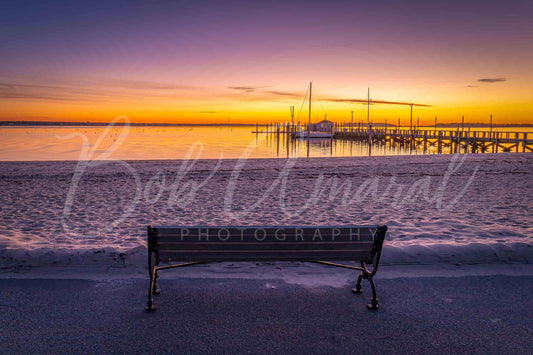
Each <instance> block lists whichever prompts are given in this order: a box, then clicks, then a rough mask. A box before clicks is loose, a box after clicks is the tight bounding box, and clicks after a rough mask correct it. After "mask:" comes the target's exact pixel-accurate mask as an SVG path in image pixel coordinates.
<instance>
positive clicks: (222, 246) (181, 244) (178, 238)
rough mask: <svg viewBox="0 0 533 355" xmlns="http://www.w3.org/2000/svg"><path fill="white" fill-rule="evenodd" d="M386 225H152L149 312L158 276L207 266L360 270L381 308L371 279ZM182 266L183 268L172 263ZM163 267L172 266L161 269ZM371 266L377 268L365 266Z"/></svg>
mask: <svg viewBox="0 0 533 355" xmlns="http://www.w3.org/2000/svg"><path fill="white" fill-rule="evenodd" d="M386 231H387V226H378V225H374V226H321V227H303V226H302V227H299V226H292V227H255V226H252V227H234V226H228V227H209V226H195V227H152V226H149V227H148V271H149V274H150V286H149V289H148V305H147V307H146V309H147V310H150V311H151V310H154V309H155V307H154V303H153V295H154V294H159V290H158V288H157V277H158V272H159V271H161V270H167V269H172V268H177V267H183V266H189V265H194V264H198V263H204V262H220V261H228V262H236V261H312V262H318V263H322V264H326V265H330V266H338V267H344V268H349V269H355V270H358V271H360V273H359V277H358V278H357V283H356V285H355V288H354V289H353V290H352V291H353V292H355V293H361V280H362V279H366V280H368V281H369V282H370V286H371V287H372V299H371V300H370V304H368V305H367V306H368V308H370V309H378V299H377V296H376V287H375V285H374V281H373V277H374V275H375V274H376V271H377V269H378V265H379V258H380V255H381V248H382V246H383V240H384V239H385V233H386ZM334 260H350V261H358V262H360V263H361V266H360V267H359V266H352V265H344V264H337V263H333V262H331V261H334ZM174 262H180V263H179V264H172V263H174ZM161 263H166V264H169V265H164V266H159V265H160V264H161ZM369 264H372V265H373V267H372V268H371V270H370V269H368V268H367V265H369Z"/></svg>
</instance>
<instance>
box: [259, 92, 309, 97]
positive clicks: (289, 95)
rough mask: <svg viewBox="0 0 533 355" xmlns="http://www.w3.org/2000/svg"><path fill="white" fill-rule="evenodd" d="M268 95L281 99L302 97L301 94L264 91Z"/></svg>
mask: <svg viewBox="0 0 533 355" xmlns="http://www.w3.org/2000/svg"><path fill="white" fill-rule="evenodd" d="M266 92H267V93H268V94H272V95H274V96H283V97H302V95H301V94H296V93H294V92H285V91H266Z"/></svg>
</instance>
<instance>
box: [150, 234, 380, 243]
mask: <svg viewBox="0 0 533 355" xmlns="http://www.w3.org/2000/svg"><path fill="white" fill-rule="evenodd" d="M357 241H368V242H373V241H374V236H373V235H372V234H371V233H370V232H369V233H365V234H363V233H361V235H352V236H350V234H349V233H344V234H341V235H338V236H335V237H334V238H332V237H331V235H325V234H323V235H322V238H320V237H318V236H317V237H314V238H313V235H307V236H305V235H304V236H303V237H300V236H298V237H297V236H294V235H286V236H285V237H284V238H282V237H276V236H275V235H267V236H265V237H260V238H256V237H255V236H253V235H250V236H241V235H230V236H223V237H221V238H219V237H218V236H216V235H213V236H209V238H206V237H205V236H198V235H188V236H184V237H181V235H179V234H178V235H164V236H161V235H159V234H158V236H157V242H158V243H172V242H183V243H199V242H209V243H216V242H225V243H257V242H260V243H285V242H298V243H304V242H332V243H333V242H357Z"/></svg>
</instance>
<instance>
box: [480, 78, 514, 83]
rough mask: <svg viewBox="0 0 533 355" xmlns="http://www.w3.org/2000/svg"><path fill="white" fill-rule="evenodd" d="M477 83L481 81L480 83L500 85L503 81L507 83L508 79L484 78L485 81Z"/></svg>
mask: <svg viewBox="0 0 533 355" xmlns="http://www.w3.org/2000/svg"><path fill="white" fill-rule="evenodd" d="M477 81H479V82H480V83H490V84H492V83H500V82H502V81H507V78H483V79H478V80H477Z"/></svg>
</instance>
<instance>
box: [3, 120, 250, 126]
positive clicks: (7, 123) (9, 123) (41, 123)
mask: <svg viewBox="0 0 533 355" xmlns="http://www.w3.org/2000/svg"><path fill="white" fill-rule="evenodd" d="M107 125H109V122H68V121H62V122H60V121H58V122H55V121H0V126H94V127H99V126H107ZM118 125H119V126H120V125H121V124H118ZM130 126H141V127H183V126H206V127H212V126H228V127H231V126H239V127H252V126H253V127H255V123H254V124H252V123H133V122H131V123H130Z"/></svg>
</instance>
